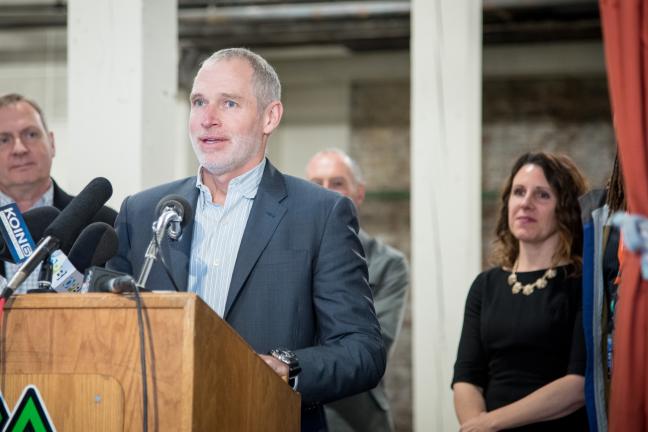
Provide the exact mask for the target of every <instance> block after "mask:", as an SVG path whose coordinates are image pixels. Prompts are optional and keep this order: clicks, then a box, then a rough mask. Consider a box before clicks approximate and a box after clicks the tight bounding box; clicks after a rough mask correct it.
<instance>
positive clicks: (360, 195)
mask: <svg viewBox="0 0 648 432" xmlns="http://www.w3.org/2000/svg"><path fill="white" fill-rule="evenodd" d="M306 176H307V178H308V179H309V180H310V181H312V182H314V183H317V184H319V185H320V186H323V187H324V188H326V189H330V190H333V191H336V192H339V193H340V194H342V195H344V196H346V197H349V198H350V199H351V200H352V201H353V202H354V204H355V205H356V207H359V206H360V205H361V204H362V202H363V201H364V197H365V183H364V179H363V176H362V172H361V170H360V168H359V167H358V165H357V163H356V162H355V161H354V160H353V159H351V158H350V157H349V156H348V155H347V154H346V153H344V152H343V151H341V150H338V149H330V150H325V151H322V152H319V153H317V154H316V155H315V156H313V157H312V159H311V160H310V162H308V165H307V166H306ZM359 237H360V242H361V243H362V246H363V248H364V251H365V256H366V258H367V265H368V267H369V285H370V287H371V289H372V293H373V298H374V306H375V308H376V315H377V317H378V321H379V322H380V327H381V331H382V338H383V341H384V343H385V349H386V350H387V353H388V354H389V352H390V350H391V348H392V347H393V343H394V341H395V339H396V337H397V336H398V333H399V331H400V328H401V325H402V322H403V314H404V311H405V298H406V292H407V286H408V284H409V274H408V266H407V261H406V259H405V256H404V255H403V254H402V253H401V252H399V251H397V250H396V249H394V248H391V247H389V246H387V245H386V244H384V243H382V242H381V241H379V240H377V239H375V238H373V237H371V236H370V235H369V234H367V233H366V232H365V231H364V230H362V229H360V233H359ZM325 411H326V419H327V422H328V426H329V430H330V431H331V432H342V431H344V432H346V431H355V432H359V431H367V432H369V431H372V432H376V431H377V432H380V431H393V430H394V422H393V419H392V416H391V413H390V410H389V403H388V400H387V396H386V394H385V386H384V381H381V382H380V384H379V385H378V386H377V387H375V388H373V389H371V390H369V391H367V392H365V393H360V394H357V395H355V396H351V397H348V398H346V399H342V400H340V401H337V402H333V403H330V404H328V405H326V407H325Z"/></svg>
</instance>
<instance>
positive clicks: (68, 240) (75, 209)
mask: <svg viewBox="0 0 648 432" xmlns="http://www.w3.org/2000/svg"><path fill="white" fill-rule="evenodd" d="M111 195H112V186H111V185H110V182H109V181H108V180H107V179H105V178H103V177H97V178H95V179H94V180H92V181H91V182H90V183H89V184H88V185H87V186H86V187H85V188H84V189H83V190H82V191H81V192H80V193H79V195H77V196H76V197H75V198H74V199H72V201H70V203H69V204H68V205H67V207H65V209H63V211H62V212H61V213H60V214H59V215H58V217H57V218H56V219H54V221H53V222H52V223H51V224H50V225H49V226H48V227H47V228H46V229H45V232H44V233H43V238H42V239H41V241H40V242H39V243H38V246H37V247H36V249H35V250H34V252H33V253H32V254H31V256H30V257H29V258H28V259H27V260H26V261H25V262H23V263H22V264H21V266H20V268H19V269H18V271H17V272H16V274H15V275H14V276H13V277H12V278H11V280H10V281H9V282H8V283H7V286H6V287H5V289H4V291H3V292H2V295H1V296H0V297H1V298H3V299H4V300H5V301H6V300H7V299H8V298H9V297H10V296H11V294H12V293H13V292H14V291H15V290H16V288H18V287H19V286H20V284H21V283H23V282H24V281H25V279H27V277H28V276H29V275H30V274H31V272H33V271H34V269H35V268H36V267H37V266H38V264H39V263H40V262H41V261H42V260H43V259H45V257H47V256H48V255H49V254H50V253H52V251H54V250H56V249H61V250H62V251H63V252H64V253H65V252H69V250H70V248H71V247H72V244H73V242H74V240H75V239H76V237H77V236H78V235H79V233H80V232H81V230H82V229H83V228H84V227H85V226H86V225H88V223H89V222H90V221H91V220H92V218H93V217H94V215H95V214H96V213H97V212H98V211H99V209H101V207H102V206H103V205H104V203H105V202H106V201H108V198H110V196H111Z"/></svg>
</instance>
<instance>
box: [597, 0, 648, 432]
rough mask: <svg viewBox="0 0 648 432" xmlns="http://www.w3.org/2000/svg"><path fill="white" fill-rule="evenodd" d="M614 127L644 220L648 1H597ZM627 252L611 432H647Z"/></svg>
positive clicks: (631, 262)
mask: <svg viewBox="0 0 648 432" xmlns="http://www.w3.org/2000/svg"><path fill="white" fill-rule="evenodd" d="M599 5H600V11H601V21H602V25H603V40H604V49H605V62H606V67H607V77H608V85H609V89H610V98H611V101H612V113H613V122H614V128H615V133H616V138H617V143H618V146H619V152H620V159H621V166H622V168H623V171H624V176H625V194H626V199H627V203H628V211H629V212H630V213H635V214H640V215H643V216H644V217H645V216H646V215H648V140H647V137H648V46H647V43H648V0H600V1H599ZM639 265H640V264H639V257H638V256H637V255H635V254H633V253H629V252H627V251H626V252H625V257H624V264H623V274H622V281H621V288H620V291H619V300H618V304H617V309H616V311H617V318H616V322H615V336H614V357H613V373H612V389H611V392H610V412H609V430H610V431H612V432H627V431H632V432H642V431H648V344H647V343H646V342H647V340H648V291H647V290H648V283H646V281H643V280H642V279H641V274H640V268H639Z"/></svg>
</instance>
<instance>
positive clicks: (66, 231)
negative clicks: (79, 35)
mask: <svg viewBox="0 0 648 432" xmlns="http://www.w3.org/2000/svg"><path fill="white" fill-rule="evenodd" d="M111 195H112V186H111V184H110V182H109V181H108V180H107V179H105V178H103V177H97V178H95V179H94V180H92V181H91V182H90V183H88V185H87V186H86V187H85V188H83V190H82V191H81V192H79V195H77V196H76V197H74V198H73V199H72V201H70V203H69V204H68V205H67V206H66V207H65V208H64V209H63V211H62V212H61V214H60V215H59V216H58V217H57V218H56V219H55V220H54V222H52V223H51V225H50V226H48V227H47V229H46V230H45V232H44V233H43V237H45V236H52V237H54V238H55V239H57V240H59V241H60V245H59V249H61V250H62V251H63V252H64V253H65V254H67V253H68V252H69V251H70V248H71V247H72V244H73V243H74V240H75V239H76V238H77V236H78V235H79V233H80V232H81V230H82V229H83V228H84V227H86V226H87V225H88V224H89V223H90V221H91V220H92V218H93V217H94V216H95V214H97V212H98V211H99V210H100V209H101V207H102V206H103V205H104V204H105V203H106V201H108V198H110V196H111Z"/></svg>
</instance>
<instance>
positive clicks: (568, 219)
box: [491, 152, 587, 271]
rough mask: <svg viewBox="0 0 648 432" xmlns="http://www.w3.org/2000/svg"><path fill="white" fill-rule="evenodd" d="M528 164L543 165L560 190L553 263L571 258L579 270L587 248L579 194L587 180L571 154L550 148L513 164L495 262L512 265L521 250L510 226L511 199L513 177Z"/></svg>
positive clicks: (503, 197)
mask: <svg viewBox="0 0 648 432" xmlns="http://www.w3.org/2000/svg"><path fill="white" fill-rule="evenodd" d="M525 165H536V166H538V167H540V168H541V169H542V171H543V172H544V176H545V177H546V179H547V182H548V183H549V185H550V186H551V188H552V189H553V192H554V193H555V194H556V198H557V199H556V221H557V224H558V232H559V236H560V241H559V243H558V249H557V250H556V251H555V253H554V256H553V260H552V261H553V263H552V265H556V264H558V263H559V262H560V261H563V260H568V261H570V262H571V263H573V264H574V265H576V268H577V271H579V270H580V265H581V254H582V249H583V226H582V223H581V216H580V206H579V205H578V198H579V197H580V196H581V195H582V194H584V193H585V191H586V189H587V181H586V180H585V177H584V176H583V174H582V173H581V172H580V170H579V169H578V167H577V166H576V164H574V162H573V161H572V160H571V159H570V158H569V157H568V156H566V155H560V154H552V153H547V152H537V153H525V154H523V155H522V156H520V157H519V158H518V159H517V160H516V161H515V163H514V164H513V168H512V169H511V173H510V175H509V177H508V179H507V180H506V183H505V185H504V189H503V190H502V194H501V197H500V210H499V217H498V220H497V225H496V226H495V235H496V239H495V242H494V248H493V253H492V255H491V259H492V261H493V263H494V264H496V265H499V266H502V267H506V268H512V267H513V265H514V263H515V261H516V260H517V257H518V254H519V252H520V246H519V243H518V240H517V239H516V238H515V237H514V236H513V234H512V233H511V231H510V229H509V221H508V201H509V197H510V196H511V189H512V186H513V178H514V177H515V175H516V174H517V173H518V171H520V169H521V168H522V167H523V166H525Z"/></svg>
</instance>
